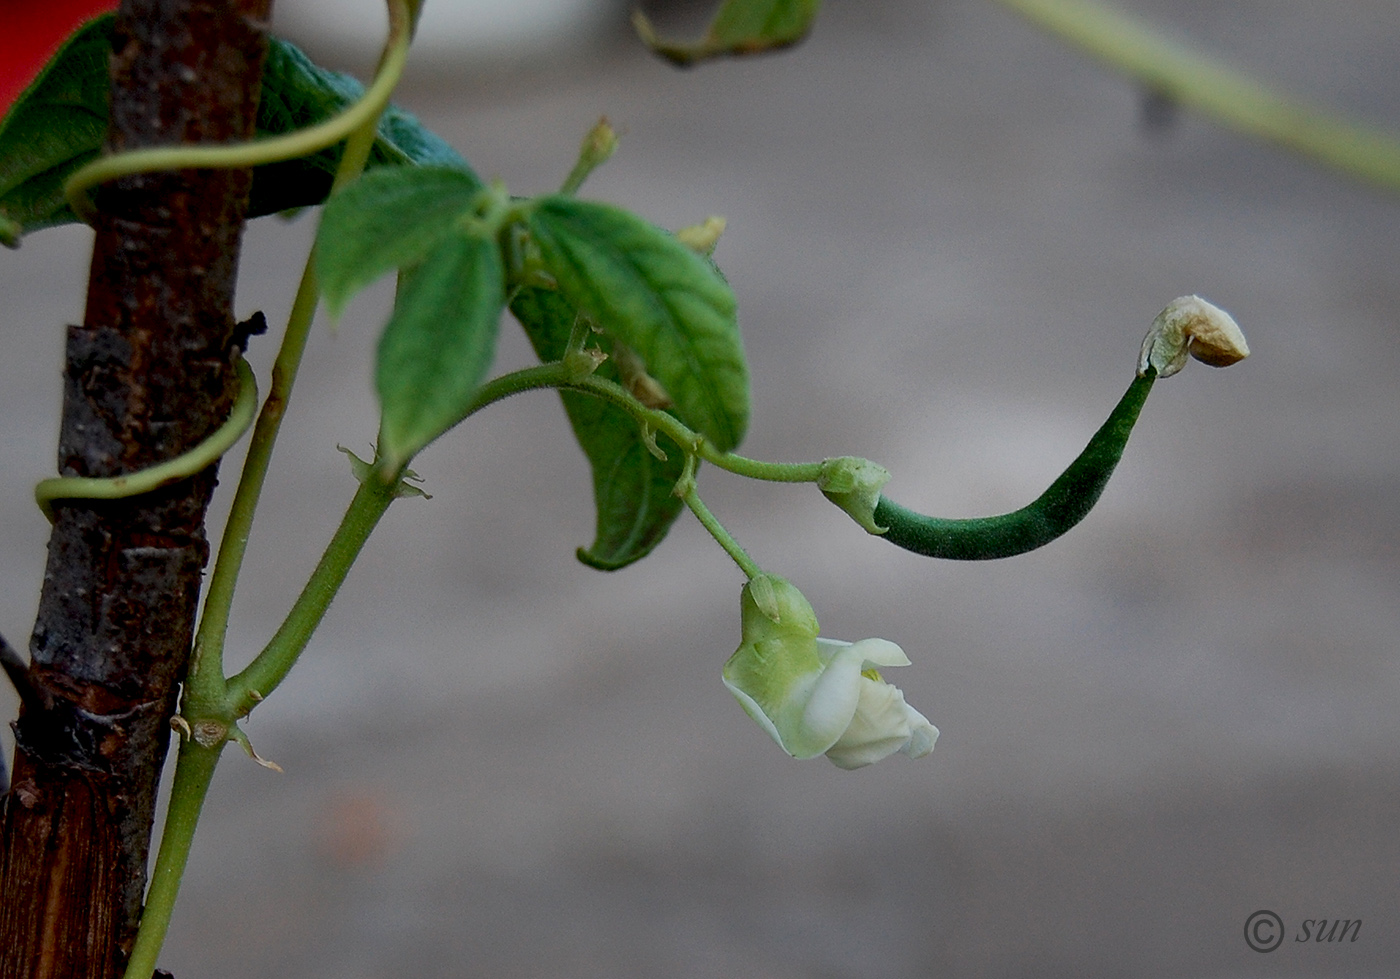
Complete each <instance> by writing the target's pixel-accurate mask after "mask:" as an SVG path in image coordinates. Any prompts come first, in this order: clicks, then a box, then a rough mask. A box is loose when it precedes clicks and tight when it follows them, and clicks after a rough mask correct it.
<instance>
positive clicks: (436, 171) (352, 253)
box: [316, 167, 481, 316]
mask: <svg viewBox="0 0 1400 979" xmlns="http://www.w3.org/2000/svg"><path fill="white" fill-rule="evenodd" d="M480 193H481V184H480V183H479V182H478V181H477V180H476V179H475V178H474V177H473V176H472V175H471V174H469V173H463V172H462V171H461V170H457V169H448V168H443V167H384V168H381V169H379V170H376V171H374V172H373V173H367V174H365V175H364V176H363V177H361V178H360V179H359V180H357V181H355V182H354V183H353V184H351V185H349V186H348V187H346V188H345V189H344V190H342V191H341V192H340V193H338V194H336V195H335V197H333V198H331V200H330V201H328V202H327V203H326V207H325V210H324V211H323V212H322V214H321V226H320V228H319V229H318V230H317V232H316V277H317V280H318V281H319V282H320V285H321V292H322V293H323V294H324V295H325V297H326V304H327V306H328V307H329V309H330V312H331V314H332V315H336V316H338V315H339V314H340V312H341V310H343V309H344V308H345V303H346V302H347V301H348V300H349V298H350V296H351V295H353V294H354V293H355V292H357V291H359V290H360V289H362V288H364V287H365V286H367V285H369V284H370V283H371V282H373V281H374V280H375V279H377V278H379V277H380V276H381V275H384V274H385V273H386V272H388V271H390V270H391V269H396V268H402V267H404V266H406V265H412V264H414V263H416V262H418V261H419V260H421V259H422V258H423V256H424V255H426V254H427V253H428V251H429V250H430V249H431V248H432V247H433V246H434V245H436V244H437V243H438V242H440V241H441V240H442V239H443V238H445V237H446V236H447V235H448V234H449V233H450V232H451V231H452V229H453V228H454V227H455V226H456V225H457V223H458V222H459V221H460V220H461V218H462V217H463V215H465V214H468V213H470V212H471V210H472V206H473V204H474V202H475V201H476V198H477V195H479V194H480Z"/></svg>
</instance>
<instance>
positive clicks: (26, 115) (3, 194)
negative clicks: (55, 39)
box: [0, 15, 112, 247]
mask: <svg viewBox="0 0 1400 979" xmlns="http://www.w3.org/2000/svg"><path fill="white" fill-rule="evenodd" d="M111 21H112V18H111V16H110V15H109V16H106V17H101V18H98V19H97V20H95V21H92V22H90V23H88V24H87V25H85V26H84V27H82V28H80V29H79V30H78V31H77V32H76V33H75V34H74V35H73V36H72V37H70V38H69V39H68V40H67V41H66V42H64V45H63V47H61V48H59V50H58V52H57V53H56V54H55V55H54V56H53V58H52V59H50V61H49V63H48V64H47V65H46V66H44V70H43V71H41V72H40V73H39V76H38V77H37V78H35V79H34V81H33V82H32V83H31V84H30V86H29V87H28V88H27V89H25V90H24V91H23V92H22V93H20V96H19V98H18V99H16V100H15V103H14V105H13V106H11V108H10V111H9V113H8V114H7V115H6V116H5V119H4V122H3V123H0V216H3V217H4V218H6V219H8V221H9V222H13V223H14V224H17V225H19V228H20V229H23V230H13V229H12V231H13V233H12V235H10V236H6V239H5V244H6V245H9V246H11V247H14V246H16V245H17V244H18V243H19V237H20V235H21V234H22V233H23V231H24V230H32V229H34V228H42V227H46V226H48V225H52V224H62V223H63V222H65V221H72V220H74V217H73V212H72V211H70V210H68V205H67V204H66V203H65V202H64V199H63V182H64V181H65V180H67V179H68V176H69V174H71V173H72V172H73V171H75V170H77V169H78V168H79V167H81V166H83V165H84V164H86V163H87V162H88V161H89V160H91V159H93V158H94V157H95V156H97V152H98V150H99V149H100V148H101V146H102V140H103V137H104V136H105V135H106V133H107V114H108V113H107V86H108V80H107V58H108V55H110V54H111V51H112V44H111ZM60 212H61V213H62V214H63V215H66V216H63V217H56V218H55V215H58V214H59V213H60Z"/></svg>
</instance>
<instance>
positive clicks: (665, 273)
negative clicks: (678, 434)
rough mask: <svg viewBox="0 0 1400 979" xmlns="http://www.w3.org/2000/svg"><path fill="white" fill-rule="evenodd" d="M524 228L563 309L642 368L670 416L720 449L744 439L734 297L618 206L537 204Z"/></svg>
mask: <svg viewBox="0 0 1400 979" xmlns="http://www.w3.org/2000/svg"><path fill="white" fill-rule="evenodd" d="M529 231H530V235H531V238H532V239H533V241H534V244H535V246H536V247H538V248H539V252H540V257H541V259H542V261H543V263H544V267H545V269H546V270H547V271H548V272H549V273H550V275H552V276H553V277H554V279H555V281H557V282H558V284H559V291H560V292H561V293H562V294H563V296H564V298H565V299H566V300H567V301H568V302H569V304H570V305H571V306H573V307H574V308H575V309H577V310H579V311H580V312H582V313H583V314H584V315H586V316H588V317H589V319H591V320H593V321H594V322H595V323H597V324H598V325H599V326H600V327H601V328H602V329H603V331H604V333H606V334H608V335H609V336H611V337H613V338H615V339H617V340H620V341H622V342H623V343H625V344H626V345H627V346H628V347H630V348H631V349H632V350H634V351H635V352H636V353H637V354H638V355H640V356H641V358H642V359H643V360H644V361H645V363H646V368H647V372H648V373H649V374H650V375H651V376H652V377H654V378H655V379H656V380H658V381H660V382H661V384H662V386H663V387H665V389H666V391H667V393H669V395H670V397H671V399H672V400H673V401H674V402H675V412H676V415H677V416H678V417H679V418H680V419H681V420H682V421H683V422H685V423H686V424H687V425H689V426H690V427H691V428H693V429H695V430H696V431H698V432H700V433H701V434H703V435H704V436H705V437H706V438H708V439H709V440H710V441H711V442H713V443H714V444H715V446H716V447H717V448H718V449H719V450H720V451H721V452H727V451H729V450H731V449H733V448H734V447H735V446H737V445H738V444H739V442H740V441H741V440H742V439H743V437H744V432H745V430H746V429H747V427H748V420H749V382H748V366H747V363H746V362H745V360H744V347H743V340H742V338H741V337H740V335H739V325H738V322H737V321H736V320H735V316H734V294H733V293H732V292H730V290H729V286H728V284H726V283H725V281H724V279H723V277H721V276H720V274H719V272H718V271H717V270H716V269H715V267H714V266H713V265H712V264H711V263H710V262H708V261H707V260H705V259H704V258H702V257H701V256H699V255H696V254H695V253H694V252H693V251H691V250H690V249H689V248H687V247H686V246H685V245H683V244H681V242H680V241H678V240H677V239H676V237H675V236H674V235H671V234H668V233H667V232H665V231H662V230H661V229H660V228H658V227H656V226H655V225H652V224H649V223H647V222H646V221H643V220H642V219H641V218H639V217H637V216H635V215H633V214H629V213H628V212H627V211H624V210H622V209H620V208H616V207H612V206H610V205H607V204H597V203H593V202H590V201H579V200H574V199H573V198H571V197H563V196H552V197H544V198H541V199H540V200H539V202H538V204H537V206H536V207H535V208H534V209H533V210H532V211H531V212H530V218H529Z"/></svg>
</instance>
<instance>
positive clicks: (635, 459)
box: [510, 288, 685, 571]
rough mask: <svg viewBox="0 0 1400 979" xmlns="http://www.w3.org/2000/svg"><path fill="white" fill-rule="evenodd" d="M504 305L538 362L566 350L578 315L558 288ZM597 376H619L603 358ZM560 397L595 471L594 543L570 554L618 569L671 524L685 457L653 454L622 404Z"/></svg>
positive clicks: (526, 292) (524, 292) (523, 294)
mask: <svg viewBox="0 0 1400 979" xmlns="http://www.w3.org/2000/svg"><path fill="white" fill-rule="evenodd" d="M510 309H511V312H512V313H514V314H515V318H516V319H518V320H519V321H520V323H521V325H522V326H523V327H524V328H525V333H526V335H527V336H528V337H529V338H530V343H531V344H532V345H533V346H534V348H535V353H536V354H537V355H538V356H539V358H540V360H542V361H546V362H547V361H552V360H558V359H560V358H561V357H562V356H563V355H564V351H565V347H566V345H567V341H568V339H569V332H570V330H571V329H572V327H573V323H574V317H575V316H576V315H577V314H576V313H575V312H574V308H573V307H572V306H570V305H569V303H568V301H567V300H566V299H564V298H563V297H562V296H561V295H559V293H557V292H552V291H549V290H545V289H535V288H526V289H521V290H520V292H519V294H518V295H517V296H516V297H515V300H514V301H513V302H512V303H511V306H510ZM604 342H606V341H605V340H604ZM597 376H598V377H603V378H607V379H609V380H617V370H616V368H615V367H614V366H613V364H612V363H611V362H609V361H604V362H603V364H602V365H601V366H600V367H599V368H598V371H597ZM560 395H561V397H562V398H563V401H564V411H565V412H566V413H567V414H568V416H569V424H570V425H571V426H572V428H573V430H574V437H575V438H576V439H578V443H579V446H580V447H581V448H582V449H583V453H584V455H585V456H586V457H587V458H588V462H589V465H590V466H591V467H592V470H593V499H594V503H595V506H596V508H597V528H596V531H595V534H594V540H593V543H592V544H591V545H590V546H588V547H586V548H584V547H580V548H579V549H578V551H577V552H576V553H577V554H578V559H579V560H580V561H582V562H583V563H584V564H587V565H589V566H590V567H594V568H598V569H599V570H602V571H616V570H617V569H619V568H623V567H626V566H627V565H629V564H631V563H632V562H634V561H638V560H640V559H642V558H644V557H646V556H647V555H648V554H650V553H651V551H652V549H653V548H654V547H656V545H657V544H659V543H661V541H662V539H663V538H664V537H665V536H666V532H667V531H668V530H670V528H671V524H672V523H674V522H675V519H676V517H677V515H678V514H679V513H680V512H681V508H682V507H683V506H684V504H683V503H682V502H681V499H680V498H679V497H678V496H676V495H675V494H673V493H672V492H671V490H672V489H673V488H674V487H675V485H676V481H677V480H679V479H680V477H681V472H682V470H683V469H684V466H685V457H684V455H683V454H682V453H681V451H680V450H679V449H678V448H676V447H675V446H668V449H669V451H668V452H667V458H666V460H665V461H662V460H660V459H658V458H656V457H655V456H653V455H652V454H651V452H650V451H649V450H648V449H647V446H646V443H645V442H643V440H642V435H641V431H640V430H639V429H638V427H637V422H636V420H635V419H633V418H632V416H631V415H629V414H628V413H627V412H625V411H623V410H622V409H621V408H618V407H616V406H614V405H610V404H608V403H607V402H605V401H602V400H600V399H598V398H592V397H589V396H588V395H585V394H579V393H577V392H573V391H561V392H560Z"/></svg>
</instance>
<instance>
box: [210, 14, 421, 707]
mask: <svg viewBox="0 0 1400 979" xmlns="http://www.w3.org/2000/svg"><path fill="white" fill-rule="evenodd" d="M409 41H410V17H409V8H408V7H407V5H406V4H405V3H404V2H403V0H390V3H389V39H388V41H387V42H386V49H385V53H384V57H383V58H382V60H381V62H380V66H379V74H378V75H377V76H376V78H375V81H374V84H372V85H371V86H370V88H369V90H368V91H366V92H365V95H364V97H363V98H362V99H361V100H360V101H359V102H357V103H356V104H355V105H354V106H351V107H350V109H347V110H346V112H345V113H343V114H342V115H341V116H340V117H338V118H340V119H344V118H345V117H347V116H350V115H351V113H354V118H355V119H356V120H357V122H356V126H355V128H354V129H353V130H352V131H351V132H350V133H349V138H348V139H347V140H346V145H345V152H344V153H342V154H341V158H340V164H339V166H338V167H337V168H336V174H335V179H334V182H333V184H332V188H331V193H335V191H336V190H338V189H340V188H341V187H343V186H344V185H345V184H347V183H349V182H350V181H352V180H354V179H355V178H356V177H357V176H359V174H360V173H361V172H362V171H363V170H364V167H365V163H366V162H367V160H368V159H369V153H370V149H371V148H372V147H373V145H374V138H375V133H376V130H377V127H378V123H379V116H380V114H381V113H382V112H383V110H384V106H385V105H387V104H388V101H389V95H390V93H391V92H392V91H393V88H394V86H395V85H396V84H397V83H398V79H399V77H400V76H401V75H402V74H403V66H404V59H405V58H406V56H407V52H408V45H409ZM332 121H335V120H332ZM317 128H323V127H317ZM342 135H344V133H342ZM337 138H339V137H337ZM317 148H319V147H317ZM315 260H316V253H315V250H314V249H313V250H312V252H311V253H310V254H309V255H308V256H307V259H306V267H305V268H304V269H303V270H302V275H301V282H300V284H299V285H298V287H297V294H296V298H295V299H294V300H293V302H292V309H291V314H290V315H289V316H288V318H287V329H286V332H285V333H284V334H283V337H282V345H281V348H280V349H279V350H278V352H277V360H276V361H275V362H274V363H273V365H272V380H271V384H270V390H269V391H268V395H267V400H266V401H265V402H264V403H263V409H262V412H261V413H260V414H259V415H258V421H257V425H256V426H255V427H254V429H253V437H252V439H251V440H250V442H249V445H248V455H247V457H246V459H245V461H244V463H243V471H242V473H241V474H240V475H239V480H238V489H237V490H236V491H235V493H234V497H233V504H232V506H231V507H230V509H229V516H228V522H227V523H226V524H225V525H224V534H223V538H222V539H221V541H220V544H219V556H218V559H217V560H216V562H215V564H214V571H213V573H212V575H211V576H210V580H209V591H208V594H207V596H206V597H205V601H204V609H203V613H202V615H201V618H200V623H199V633H198V636H197V637H196V640H195V646H194V656H193V658H192V660H191V663H190V678H189V694H190V695H191V696H193V697H194V698H195V699H196V701H197V702H200V703H202V704H204V705H212V704H214V703H219V702H222V700H223V697H224V666H223V648H224V638H225V636H226V634H227V632H228V619H229V613H230V610H231V608H232V606H233V593H234V589H235V588H236V587H237V585H238V576H239V574H240V572H241V571H242V569H243V559H244V557H245V556H246V554H247V550H248V538H249V535H250V534H251V532H252V526H253V517H254V515H255V513H256V511H257V508H258V501H259V500H260V499H261V497H262V490H263V485H264V483H265V482H266V480H267V472H268V468H269V467H270V465H271V462H272V452H273V449H274V447H275V446H276V443H277V435H278V433H279V431H280V430H281V427H282V419H283V418H284V417H285V415H286V411H287V404H288V402H289V400H290V399H291V393H292V387H293V385H294V384H295V383H296V376H297V372H298V371H299V370H300V368H301V361H302V357H303V355H304V354H305V352H306V343H307V340H308V338H309V337H310V334H311V324H312V321H313V319H314V318H315V315H316V306H317V303H318V301H319V289H318V286H317V281H316V272H315ZM191 709H193V708H191Z"/></svg>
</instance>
